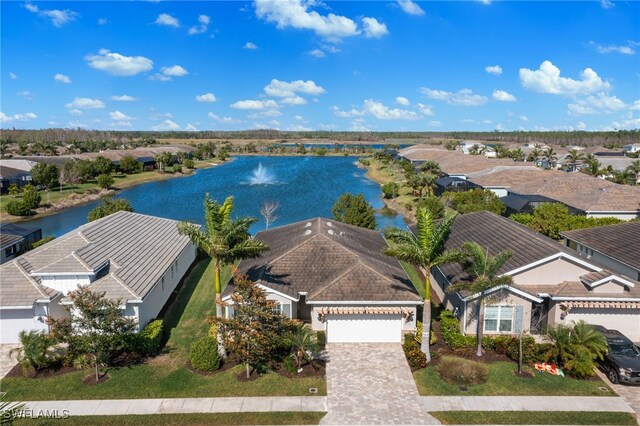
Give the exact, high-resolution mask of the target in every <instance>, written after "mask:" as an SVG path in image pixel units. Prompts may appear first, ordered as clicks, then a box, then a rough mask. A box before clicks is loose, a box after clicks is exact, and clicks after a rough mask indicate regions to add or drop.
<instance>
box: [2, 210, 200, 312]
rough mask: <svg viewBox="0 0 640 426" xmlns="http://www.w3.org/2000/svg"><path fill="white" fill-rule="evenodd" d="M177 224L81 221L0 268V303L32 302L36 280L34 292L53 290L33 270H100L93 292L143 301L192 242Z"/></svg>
mask: <svg viewBox="0 0 640 426" xmlns="http://www.w3.org/2000/svg"><path fill="white" fill-rule="evenodd" d="M177 223H178V222H176V221H174V220H169V219H163V218H158V217H153V216H146V215H142V214H137V213H130V212H118V213H114V214H112V215H110V216H107V217H106V218H103V219H100V220H97V221H95V222H91V223H88V224H86V225H83V226H81V227H79V228H77V229H76V230H74V231H71V232H69V233H68V234H65V235H63V236H61V237H59V238H56V239H55V240H53V241H51V242H49V243H47V244H44V245H43V246H41V247H38V248H37V249H35V250H32V251H30V252H27V253H25V254H24V255H22V256H20V257H18V258H16V259H14V260H12V261H10V262H8V263H5V264H4V265H2V266H0V275H2V280H1V281H0V293H1V294H2V298H1V301H0V306H14V305H15V303H19V304H20V306H25V305H31V304H32V303H33V302H34V300H35V298H34V294H35V293H34V292H33V291H31V289H30V287H33V286H34V283H35V284H36V286H37V287H38V292H44V293H45V294H53V293H52V290H51V289H48V288H47V287H44V286H42V285H41V284H40V278H39V277H38V275H37V274H46V273H63V272H95V273H98V272H100V273H99V274H98V275H97V277H96V280H95V281H94V282H93V283H92V284H91V287H92V288H94V289H95V290H96V291H105V292H106V293H107V294H106V296H107V297H109V298H113V299H122V298H125V299H126V300H142V299H144V298H145V296H146V295H147V294H148V293H149V291H150V290H151V289H152V288H153V286H154V285H155V284H156V283H157V282H158V280H159V279H160V278H161V277H162V275H163V274H164V273H165V272H166V271H167V269H169V268H170V267H171V265H172V263H173V262H174V261H175V260H176V259H177V258H178V256H179V255H180V253H182V251H183V250H184V249H185V248H186V247H187V246H188V245H189V244H191V242H190V240H189V238H188V237H187V236H184V235H180V234H179V233H178V229H177ZM105 265H106V268H108V269H105ZM104 271H108V273H107V274H105V273H104ZM31 274H33V275H31ZM27 290H29V291H27ZM55 293H56V294H57V292H55ZM5 294H14V295H16V296H15V297H12V298H5ZM18 295H22V297H18ZM40 298H42V297H40ZM18 299H19V300H18Z"/></svg>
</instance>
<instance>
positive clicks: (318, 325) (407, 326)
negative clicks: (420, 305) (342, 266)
mask: <svg viewBox="0 0 640 426" xmlns="http://www.w3.org/2000/svg"><path fill="white" fill-rule="evenodd" d="M336 306H340V305H331V307H336ZM343 306H351V307H353V306H354V305H343ZM394 307H395V306H394ZM402 308H406V309H408V310H409V311H410V315H409V316H408V317H406V318H404V320H403V322H402V331H405V332H411V331H416V319H417V318H416V307H415V306H402ZM320 309H322V306H314V307H313V308H312V309H311V328H313V329H314V330H326V329H327V324H326V322H321V321H320V319H319V316H320V315H319V313H320ZM420 320H421V319H420Z"/></svg>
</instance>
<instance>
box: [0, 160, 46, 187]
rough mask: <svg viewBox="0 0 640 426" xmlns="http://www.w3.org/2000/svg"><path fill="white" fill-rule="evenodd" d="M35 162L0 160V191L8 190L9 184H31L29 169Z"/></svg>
mask: <svg viewBox="0 0 640 426" xmlns="http://www.w3.org/2000/svg"><path fill="white" fill-rule="evenodd" d="M36 164H37V163H36V162H35V161H27V160H14V159H8V160H0V193H2V194H6V193H7V192H9V187H10V186H11V185H17V186H18V187H19V188H21V187H23V186H25V185H29V184H31V183H32V182H33V178H32V177H31V169H32V168H33V166H35V165H36Z"/></svg>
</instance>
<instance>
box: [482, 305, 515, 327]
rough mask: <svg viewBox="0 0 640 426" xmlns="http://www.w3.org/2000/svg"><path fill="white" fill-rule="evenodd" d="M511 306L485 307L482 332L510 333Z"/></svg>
mask: <svg viewBox="0 0 640 426" xmlns="http://www.w3.org/2000/svg"><path fill="white" fill-rule="evenodd" d="M513 311H514V308H513V306H485V308H484V331H493V332H510V331H511V330H512V329H513Z"/></svg>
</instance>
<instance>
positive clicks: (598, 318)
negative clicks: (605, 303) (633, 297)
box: [549, 302, 640, 343]
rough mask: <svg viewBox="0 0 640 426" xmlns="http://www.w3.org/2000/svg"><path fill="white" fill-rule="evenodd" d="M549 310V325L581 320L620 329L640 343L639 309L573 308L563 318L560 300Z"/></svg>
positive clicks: (567, 323) (569, 323) (568, 323)
mask: <svg viewBox="0 0 640 426" xmlns="http://www.w3.org/2000/svg"><path fill="white" fill-rule="evenodd" d="M551 303H552V304H553V306H552V307H551V309H550V310H549V325H551V324H565V325H571V324H572V323H573V322H577V321H580V320H583V321H586V322H587V323H589V324H597V325H601V326H603V327H605V328H608V329H611V330H618V331H620V332H621V333H622V334H624V335H625V336H627V337H628V338H630V339H631V340H633V341H634V342H636V343H640V310H638V309H604V308H571V310H570V311H569V313H568V314H567V315H566V316H565V317H564V319H561V318H560V317H561V314H562V312H563V311H562V310H561V309H560V307H559V304H560V303H559V302H557V303H553V302H551Z"/></svg>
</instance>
